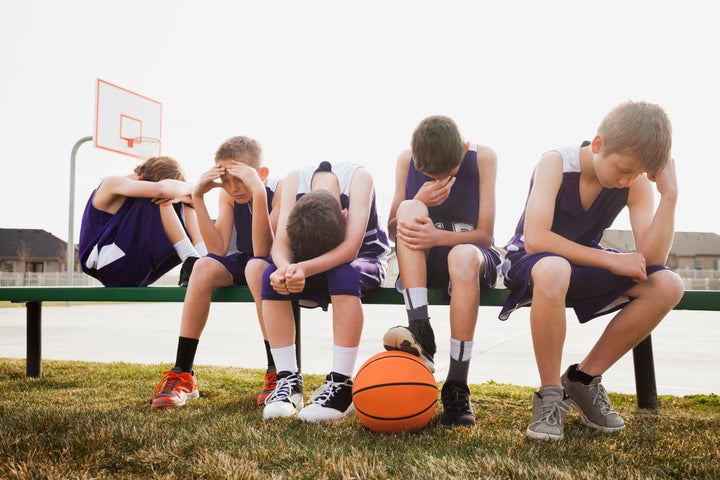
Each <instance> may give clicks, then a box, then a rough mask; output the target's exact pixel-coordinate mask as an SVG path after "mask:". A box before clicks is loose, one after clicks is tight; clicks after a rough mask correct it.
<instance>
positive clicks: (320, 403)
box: [298, 372, 355, 423]
mask: <svg viewBox="0 0 720 480" xmlns="http://www.w3.org/2000/svg"><path fill="white" fill-rule="evenodd" d="M352 387H353V382H352V380H350V377H347V376H345V375H341V374H339V373H336V372H330V374H329V375H328V376H327V377H325V383H324V384H323V385H322V386H320V388H318V389H317V390H315V392H314V393H313V395H312V398H310V402H309V403H308V404H307V406H306V407H305V408H303V409H302V410H300V413H299V414H298V418H299V419H300V420H303V421H305V422H314V423H320V422H335V421H338V420H342V419H343V418H345V417H347V416H348V415H352V414H353V412H354V411H355V407H354V406H353V403H352Z"/></svg>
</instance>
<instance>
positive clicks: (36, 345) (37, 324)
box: [25, 302, 42, 378]
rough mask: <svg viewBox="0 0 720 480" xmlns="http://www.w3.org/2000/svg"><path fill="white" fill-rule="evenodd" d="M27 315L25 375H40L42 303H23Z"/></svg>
mask: <svg viewBox="0 0 720 480" xmlns="http://www.w3.org/2000/svg"><path fill="white" fill-rule="evenodd" d="M25 309H26V314H27V317H26V318H27V327H26V329H25V330H26V332H27V355H26V356H27V359H26V360H25V363H26V369H25V375H27V376H28V377H35V378H37V377H39V376H41V375H42V363H41V362H42V302H27V303H25Z"/></svg>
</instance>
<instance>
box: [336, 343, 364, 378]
mask: <svg viewBox="0 0 720 480" xmlns="http://www.w3.org/2000/svg"><path fill="white" fill-rule="evenodd" d="M359 351H360V347H339V346H337V345H333V368H332V371H333V372H337V373H339V374H341V375H346V376H348V377H352V374H353V371H354V370H355V361H356V360H357V356H358V352H359Z"/></svg>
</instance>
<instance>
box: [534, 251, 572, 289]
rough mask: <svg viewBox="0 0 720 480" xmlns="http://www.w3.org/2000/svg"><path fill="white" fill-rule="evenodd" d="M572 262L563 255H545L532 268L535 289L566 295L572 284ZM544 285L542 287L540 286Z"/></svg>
mask: <svg viewBox="0 0 720 480" xmlns="http://www.w3.org/2000/svg"><path fill="white" fill-rule="evenodd" d="M570 273H571V267H570V262H568V261H567V260H566V259H564V258H562V257H556V256H550V257H544V258H542V259H540V260H538V262H537V263H536V264H535V266H534V267H533V268H532V273H531V274H530V275H531V278H532V283H533V285H534V288H533V291H534V292H536V293H537V292H538V291H542V292H547V293H554V294H562V295H565V294H566V293H567V289H568V286H569V285H570ZM538 286H542V288H538Z"/></svg>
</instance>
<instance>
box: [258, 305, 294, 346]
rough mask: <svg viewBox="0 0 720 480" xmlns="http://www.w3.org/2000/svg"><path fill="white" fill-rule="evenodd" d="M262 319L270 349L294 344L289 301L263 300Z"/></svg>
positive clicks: (292, 318) (292, 321)
mask: <svg viewBox="0 0 720 480" xmlns="http://www.w3.org/2000/svg"><path fill="white" fill-rule="evenodd" d="M262 318H263V321H264V322H265V331H266V332H267V336H268V337H267V338H268V341H269V342H270V346H271V347H272V348H283V347H289V346H291V345H294V344H295V317H293V311H292V302H290V301H289V300H263V301H262Z"/></svg>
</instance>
